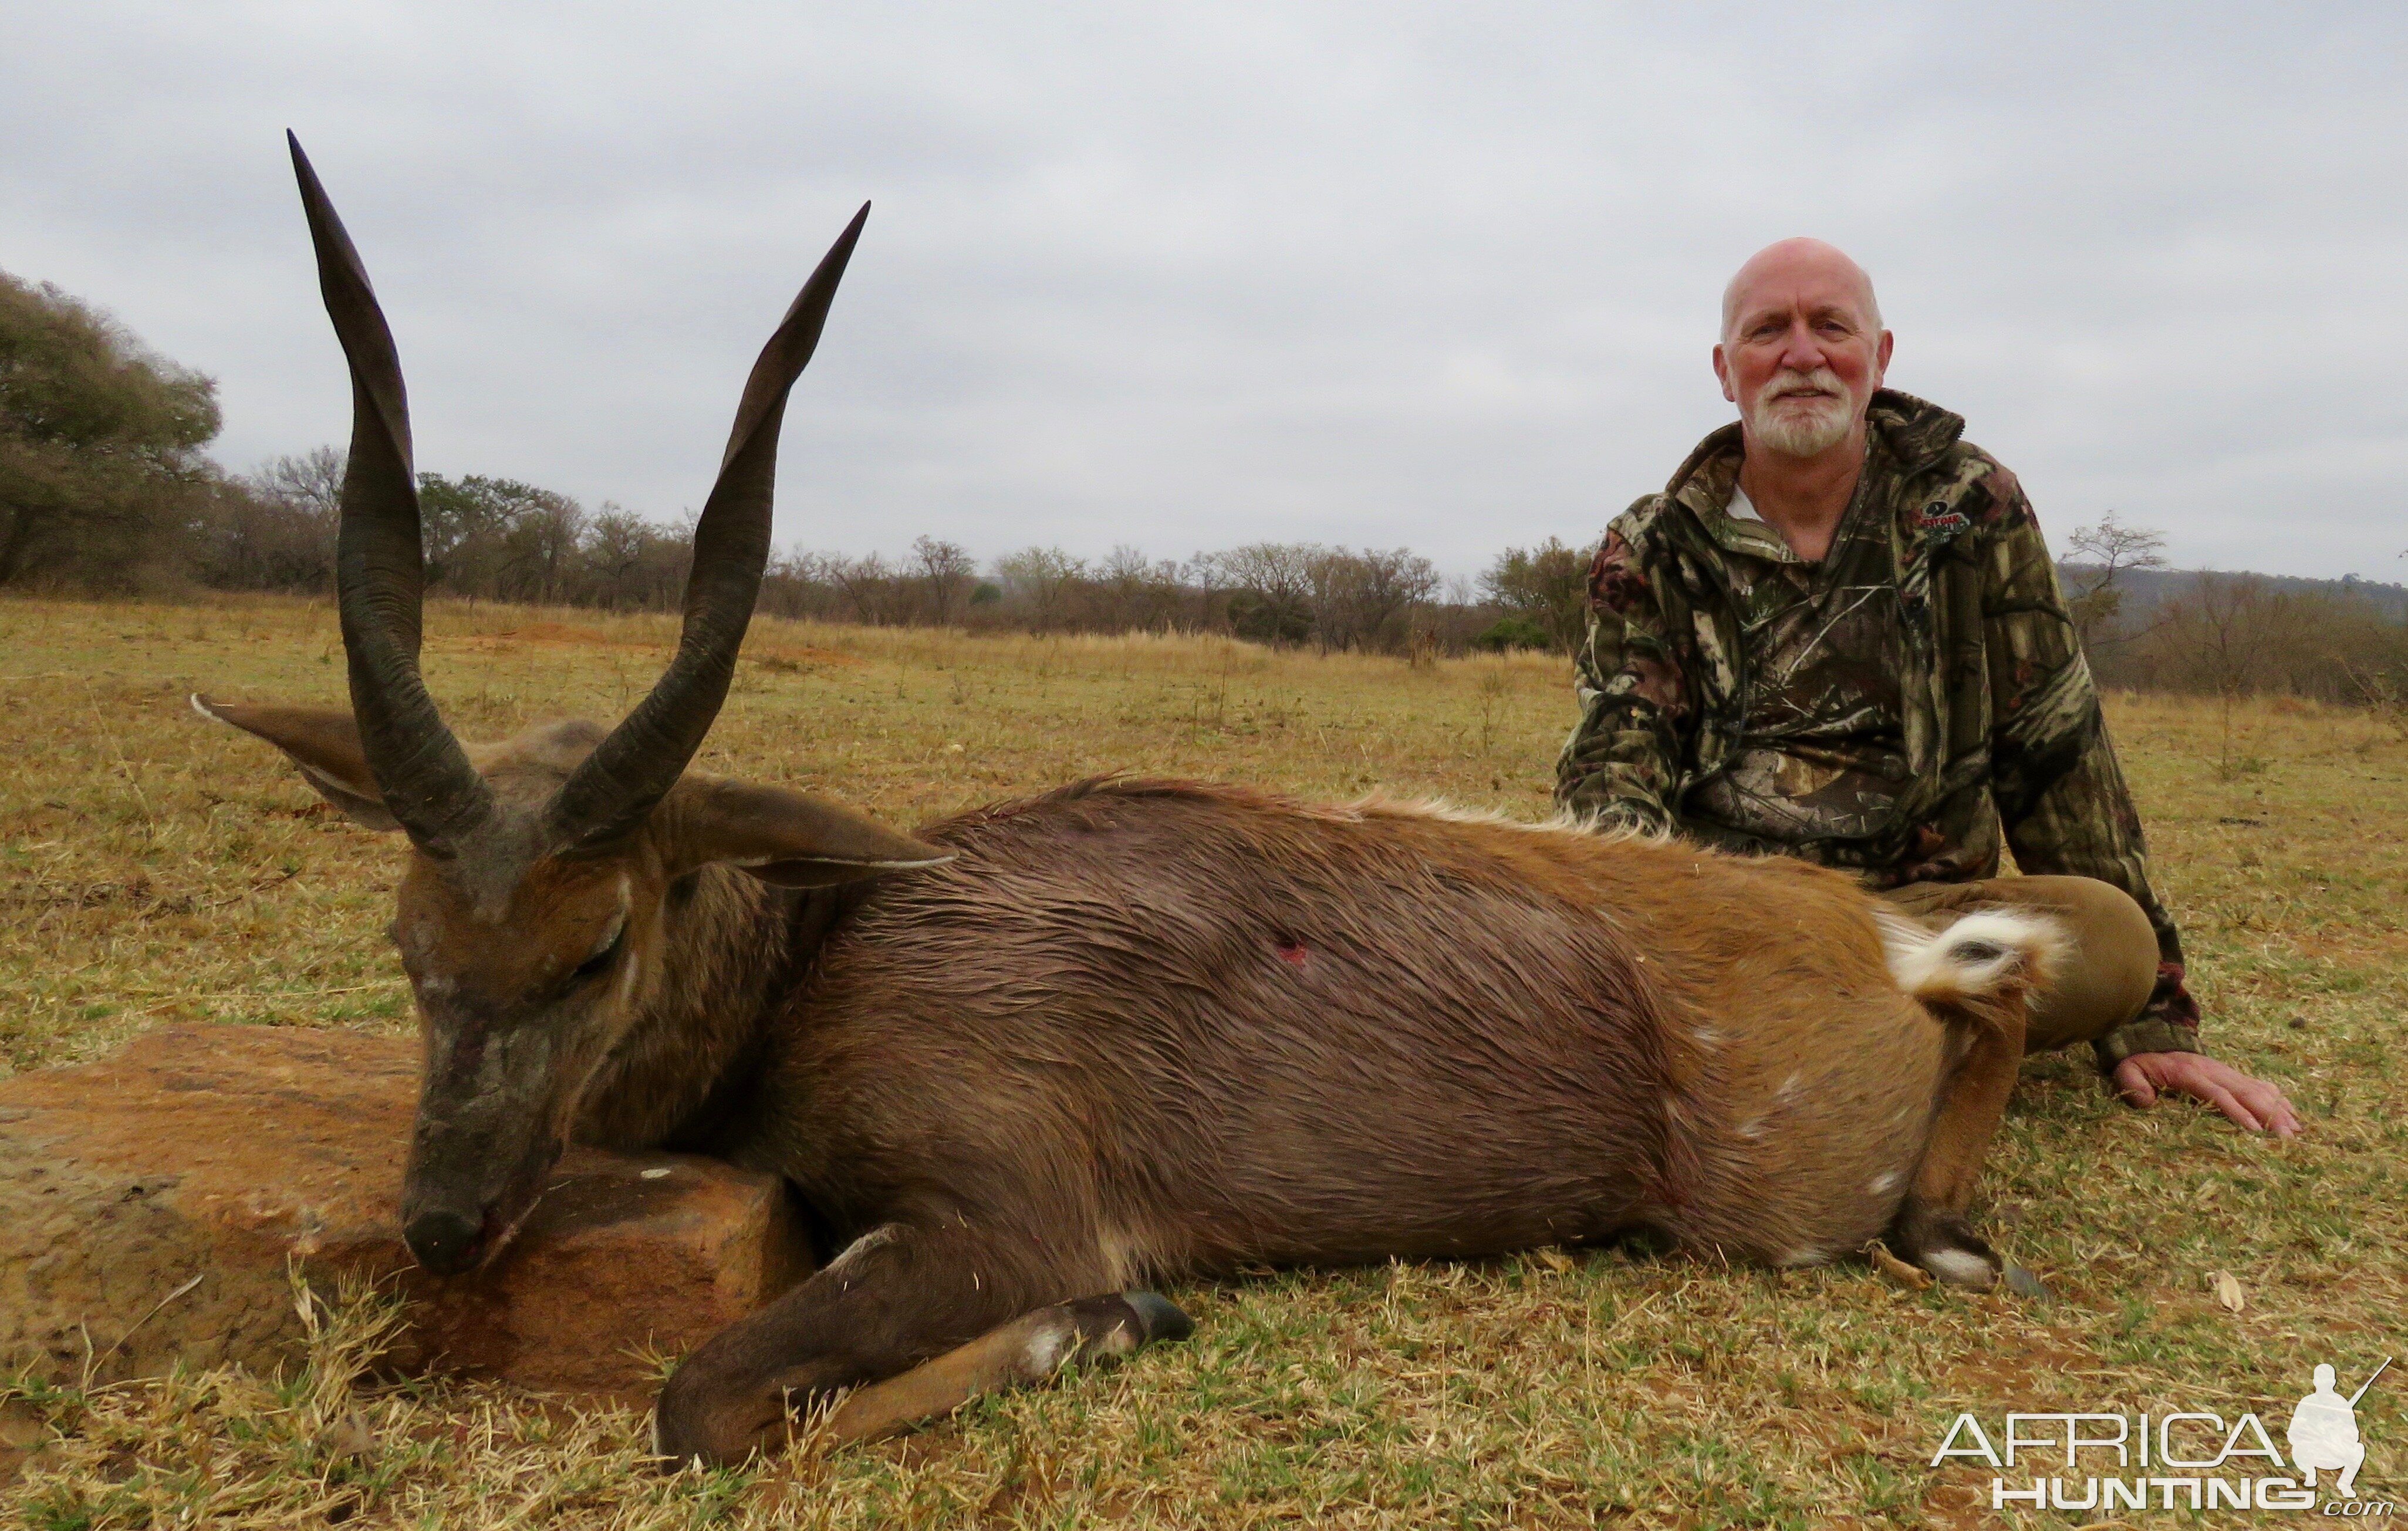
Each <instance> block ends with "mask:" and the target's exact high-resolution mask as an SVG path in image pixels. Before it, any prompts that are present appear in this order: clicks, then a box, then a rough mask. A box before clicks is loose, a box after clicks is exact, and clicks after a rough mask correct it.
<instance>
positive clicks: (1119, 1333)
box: [652, 1223, 1186, 1463]
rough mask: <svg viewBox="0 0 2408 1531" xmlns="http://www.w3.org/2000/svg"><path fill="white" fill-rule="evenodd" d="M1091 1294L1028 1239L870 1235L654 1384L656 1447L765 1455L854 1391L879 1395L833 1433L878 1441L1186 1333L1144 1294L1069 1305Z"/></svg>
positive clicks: (1089, 1277)
mask: <svg viewBox="0 0 2408 1531" xmlns="http://www.w3.org/2000/svg"><path fill="white" fill-rule="evenodd" d="M1102 1284H1105V1277H1104V1275H1103V1273H1102V1271H1101V1270H1100V1269H1099V1268H1098V1269H1088V1268H1085V1267H1084V1265H1083V1263H1076V1262H1074V1263H1072V1268H1065V1266H1064V1263H1063V1262H1060V1261H1058V1260H1049V1259H1048V1258H1047V1257H1046V1256H1045V1255H1044V1254H1043V1253H1042V1252H1040V1251H1039V1246H1038V1245H1037V1244H1036V1242H1035V1241H1034V1240H1029V1241H1025V1242H1023V1241H1006V1240H1004V1239H1001V1238H992V1237H982V1236H980V1235H978V1234H975V1233H973V1232H971V1231H969V1230H968V1229H965V1228H962V1227H959V1226H948V1225H938V1226H920V1225H916V1224H910V1223H886V1224H883V1225H882V1226H881V1227H878V1228H875V1229H873V1230H871V1231H870V1232H869V1233H867V1234H866V1235H864V1236H863V1237H862V1238H858V1239H855V1240H854V1241H853V1244H852V1246H851V1247H850V1248H848V1249H846V1250H845V1252H843V1253H842V1254H839V1255H838V1256H837V1258H836V1259H835V1261H834V1262H832V1263H831V1264H830V1265H829V1266H827V1267H826V1268H825V1269H824V1270H822V1271H820V1272H819V1273H818V1274H817V1275H815V1276H813V1277H812V1278H811V1279H810V1280H809V1281H805V1282H804V1283H803V1284H802V1285H801V1286H798V1287H796V1289H795V1290H794V1291H792V1292H789V1293H788V1294H786V1295H784V1296H782V1297H781V1298H779V1299H778V1300H777V1301H776V1302H773V1303H771V1304H770V1305H769V1306H768V1307H767V1308H764V1309H761V1310H760V1311H759V1312H757V1313H754V1314H753V1315H752V1316H751V1317H749V1318H746V1319H743V1320H741V1321H739V1322H738V1323H736V1324H730V1325H729V1326H728V1327H726V1328H724V1329H723V1330H721V1331H720V1332H719V1333H718V1334H716V1335H713V1336H712V1337H711V1338H710V1341H709V1342H708V1343H706V1344H705V1345H704V1346H703V1347H702V1348H701V1349H700V1350H698V1351H696V1352H694V1353H693V1354H692V1355H690V1356H688V1357H686V1359H685V1361H684V1362H683V1363H682V1364H681V1366H679V1367H678V1369H677V1371H676V1372H675V1373H674V1374H673V1375H672V1376H671V1377H670V1378H669V1380H668V1383H667V1386H665V1387H663V1388H662V1389H661V1396H660V1402H659V1405H658V1406H657V1408H656V1409H655V1410H654V1414H653V1422H652V1438H653V1444H654V1447H655V1449H656V1450H657V1451H658V1452H659V1453H660V1454H661V1455H662V1456H664V1457H668V1458H671V1459H674V1460H677V1461H685V1460H690V1459H695V1458H699V1459H701V1460H703V1461H706V1462H713V1463H723V1462H734V1461H738V1460H740V1459H741V1458H743V1457H745V1456H747V1455H749V1454H751V1453H752V1452H754V1451H764V1452H768V1451H775V1450H777V1449H779V1448H780V1447H782V1446H783V1445H784V1444H785V1443H786V1439H787V1433H788V1429H789V1427H790V1424H791V1423H792V1422H793V1421H794V1420H795V1419H796V1417H797V1416H799V1415H800V1414H801V1413H802V1412H803V1411H805V1410H807V1409H810V1407H811V1406H812V1405H813V1404H815V1403H817V1402H819V1401H821V1400H823V1399H824V1398H825V1397H826V1396H827V1395H829V1394H831V1393H833V1392H835V1391H836V1390H838V1389H839V1388H849V1387H863V1384H865V1383H879V1384H881V1385H879V1386H876V1387H863V1391H862V1392H861V1393H859V1394H856V1395H853V1397H852V1398H849V1399H847V1400H846V1402H845V1404H844V1406H843V1408H842V1409H839V1412H838V1415H837V1417H836V1419H835V1420H834V1421H832V1422H831V1424H832V1428H833V1430H834V1432H835V1434H836V1436H837V1437H838V1438H840V1439H862V1438H868V1437H872V1436H878V1435H885V1434H891V1433H892V1432H893V1431H895V1430H896V1429H897V1428H899V1427H901V1426H902V1425H904V1424H908V1423H910V1421H912V1420H916V1419H921V1418H925V1417H926V1416H927V1415H929V1414H933V1413H939V1412H942V1411H944V1410H946V1409H953V1408H955V1407H958V1406H959V1405H960V1404H961V1403H963V1402H964V1401H966V1400H967V1399H968V1398H969V1397H971V1396H974V1395H977V1394H979V1393H982V1392H985V1391H988V1390H990V1389H992V1388H995V1387H998V1386H1010V1385H1012V1384H1014V1383H1018V1382H1028V1381H1042V1380H1043V1377H1044V1376H1045V1375H1048V1374H1050V1372H1051V1371H1052V1370H1053V1369H1054V1367H1055V1366H1060V1365H1062V1364H1064V1363H1066V1362H1068V1361H1069V1360H1073V1359H1077V1358H1079V1357H1080V1356H1082V1355H1086V1354H1091V1353H1098V1352H1102V1353H1117V1352H1122V1351H1125V1350H1133V1349H1135V1348H1136V1347H1137V1346H1138V1345H1140V1344H1143V1343H1144V1342H1145V1341H1146V1340H1148V1339H1153V1338H1178V1337H1179V1336H1180V1335H1181V1334H1183V1333H1184V1332H1185V1325H1186V1319H1185V1315H1183V1314H1182V1313H1180V1312H1179V1310H1178V1309H1176V1308H1173V1307H1171V1306H1170V1304H1168V1303H1167V1302H1164V1301H1162V1299H1161V1298H1159V1297H1154V1296H1152V1295H1150V1294H1144V1293H1132V1294H1126V1295H1111V1296H1104V1297H1086V1298H1085V1300H1083V1301H1079V1300H1069V1299H1076V1298H1080V1297H1082V1296H1083V1295H1085V1294H1087V1293H1090V1292H1092V1291H1093V1290H1094V1288H1095V1287H1096V1286H1098V1285H1102ZM1011 1320H1018V1321H1019V1322H1017V1323H1010V1322H1007V1321H1011ZM998 1326H1000V1327H998ZM932 1357H933V1358H934V1359H931V1358H932ZM923 1362H926V1363H927V1364H926V1365H925V1366H923V1365H921V1363H923ZM915 1367H916V1368H917V1369H916V1370H914V1369H912V1368H915ZM898 1374H908V1375H898ZM890 1378H891V1379H893V1381H886V1380H887V1379H890Z"/></svg>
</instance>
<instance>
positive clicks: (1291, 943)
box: [1278, 937, 1312, 967]
mask: <svg viewBox="0 0 2408 1531" xmlns="http://www.w3.org/2000/svg"><path fill="white" fill-rule="evenodd" d="M1278 950H1279V954H1280V961H1282V962H1283V963H1286V964H1288V965H1290V966H1295V967H1301V966H1304V959H1305V958H1306V957H1308V956H1310V955H1312V953H1311V952H1307V951H1306V950H1305V945H1304V943H1303V942H1302V941H1299V940H1296V939H1294V938H1293V937H1289V938H1284V939H1283V940H1282V941H1281V942H1280V943H1279V949H1278Z"/></svg>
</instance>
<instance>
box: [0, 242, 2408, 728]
mask: <svg viewBox="0 0 2408 1531" xmlns="http://www.w3.org/2000/svg"><path fill="white" fill-rule="evenodd" d="M216 393H217V391H216V385H215V384H214V383H213V382H212V381H211V380H210V379H208V378H207V377H205V376H203V375H201V374H199V373H197V372H194V371H193V370H191V369H189V368H186V367H183V366H180V365H177V364H176V363H174V362H171V361H168V360H166V359H165V358H163V357H160V356H158V355H156V354H155V353H153V352H151V351H149V350H147V349H146V348H145V347H144V346H143V345H142V344H141V342H140V341H139V340H138V339H136V337H135V336H132V335H130V334H129V333H127V332H126V331H125V330H124V329H123V328H122V326H120V325H118V324H117V323H115V322H113V321H112V320H110V319H109V318H108V316H107V315H106V314H104V313H101V312H100V311H98V310H97V309H94V308H91V307H90V306H88V305H86V304H84V303H82V302H80V301H79V300H78V299H76V298H74V297H71V296H69V295H68V294H66V293H62V292H60V291H59V290H58V289H56V288H54V287H50V286H47V285H44V286H36V285H33V284H30V283H27V282H24V281H21V280H19V279H16V278H14V277H11V276H9V275H7V273H6V272H0V589H8V588H14V589H37V590H38V589H73V590H80V591H88V592H94V593H101V594H107V593H112V592H113V593H137V592H158V591H172V590H175V589H178V588H189V587H192V586H195V585H197V586H201V587H206V588H208V589H213V590H227V591H281V592H293V593H298V594H324V593H326V592H328V591H330V590H332V588H333V585H334V555H335V528H336V522H337V504H338V501H339V497H340V492H341V487H342V478H343V454H342V453H341V452H340V451H337V449H335V448H332V447H321V448H318V449H317V450H316V451H309V452H305V453H301V454H299V455H295V456H289V457H280V458H278V459H276V460H275V461H274V462H272V463H269V464H267V465H265V466H263V467H261V468H259V469H258V470H256V471H254V472H251V473H248V474H233V473H228V472H226V471H224V470H223V469H222V468H221V467H219V466H218V465H216V464H215V463H213V462H212V461H210V459H209V458H208V456H207V455H206V454H205V453H204V451H203V450H202V449H203V448H204V447H206V446H207V445H208V442H209V441H210V440H211V439H213V438H214V437H215V436H216V435H217V433H218V428H219V423H220V422H219V413H218V406H217V396H216ZM419 507H420V513H421V516H422V519H423V525H424V532H425V540H426V561H427V563H426V567H427V577H428V580H429V585H430V588H431V589H432V590H433V592H434V593H436V594H449V595H452V596H455V597H459V598H464V599H469V600H495V601H509V602H522V603H529V604H546V605H565V606H585V607H599V608H608V609H612V610H668V609H673V608H675V607H676V605H677V603H678V601H679V599H680V598H681V594H682V592H683V590H684V588H685V577H686V570H687V566H688V563H689V559H690V552H689V547H690V541H691V533H692V522H691V518H688V519H687V520H686V521H685V522H682V523H679V524H670V525H664V524H661V523H659V522H654V521H652V520H649V519H647V518H645V517H643V516H641V515H638V514H637V513H636V512H634V511H632V510H628V509H625V508H622V507H620V506H617V505H613V504H610V503H609V502H605V503H604V504H603V505H602V506H601V508H599V509H595V510H589V509H587V508H585V507H583V506H582V505H581V504H579V503H578V501H576V500H575V499H573V498H571V497H569V496H568V495H566V494H559V493H557V492H555V491H552V490H549V489H544V488H541V487H539V486H538V485H535V484H528V483H523V482H520V481H518V480H516V479H499V478H488V477H484V476H482V475H477V474H470V475H466V476H465V477H461V478H457V479H453V478H447V477H445V476H443V475H441V474H433V473H429V474H422V475H421V476H420V479H419ZM2164 542H2165V539H2164V537H2163V536H2162V535H2160V534H2158V533H2157V532H2154V531H2151V530H2149V529H2147V528H2143V527H2135V526H2131V525H2128V524H2126V523H2124V522H2119V521H2118V520H2117V519H2116V518H2115V516H2114V514H2113V513H2112V512H2111V513H2110V514H2108V515H2107V516H2106V517H2104V518H2103V519H2102V521H2101V522H2100V524H2098V525H2096V526H2087V527H2081V528H2078V529H2076V530H2075V531H2073V532H2072V533H2071V535H2070V537H2068V539H2067V545H2066V550H2065V551H2067V552H2068V553H2069V554H2070V555H2071V556H2070V559H2069V561H2068V562H2067V563H2066V564H2065V565H2062V566H2061V570H2060V572H2061V574H2062V577H2063V581H2064V584H2065V587H2066V594H2067V597H2068V604H2069V606H2070V608H2071V611H2072V614H2073V618H2074V622H2075V625H2076V627H2077V629H2078V631H2079V633H2080V635H2081V640H2082V643H2083V646H2084V648H2085V651H2087V652H2088V654H2089V658H2090V663H2091V665H2092V668H2093V669H2094V670H2095V671H2096V672H2097V674H2098V676H2099V678H2100V680H2101V681H2102V682H2104V683H2105V684H2108V685H2111V686H2128V687H2133V688H2137V689H2146V690H2153V691H2179V692H2192V693H2198V694H2213V695H2220V696H2224V697H2226V698H2228V699H2229V698H2231V697H2233V696H2237V695H2246V694H2257V693H2261V692H2278V693H2289V694H2299V695H2306V696H2314V697H2318V698H2321V699H2325V700H2329V701H2336V702H2347V703H2356V704H2366V705H2373V706H2377V707H2386V706H2387V707H2389V708H2391V709H2392V710H2393V711H2394V712H2395V713H2396V712H2398V711H2399V710H2400V708H2401V703H2402V698H2403V697H2408V592H2401V591H2399V590H2398V589H2397V588H2396V587H2388V586H2384V587H2374V586H2366V585H2357V584H2352V583H2349V582H2334V583H2329V584H2316V583H2313V582H2305V581H2298V580H2274V579H2265V578H2262V577H2259V576H2256V575H2221V574H2199V575H2186V576H2185V575H2176V574H2174V573H2173V572H2172V571H2170V570H2168V569H2166V567H2165V564H2166V560H2165V555H2164ZM1586 565H1587V551H1586V550H1585V549H1584V548H1580V547H1573V546H1569V545H1567V544H1565V543H1564V542H1562V541H1560V540H1557V539H1555V538H1550V539H1548V540H1547V541H1546V542H1543V543H1541V544H1540V545H1538V546H1537V547H1533V548H1509V549H1507V550H1505V551H1503V552H1502V553H1500V554H1498V557H1497V559H1496V560H1495V561H1494V562H1493V563H1492V564H1490V565H1489V566H1488V567H1487V569H1485V570H1484V572H1483V573H1482V574H1481V575H1480V576H1479V578H1478V579H1476V580H1455V581H1452V582H1450V581H1446V580H1443V579H1441V577H1440V574H1439V571H1438V570H1437V568H1436V567H1435V566H1434V565H1432V564H1431V563H1430V561H1429V560H1428V559H1427V558H1425V557H1423V556H1422V555H1420V554H1419V553H1416V552H1414V551H1412V550H1411V549H1408V548H1342V547H1328V546H1324V545H1322V544H1319V543H1311V542H1253V543H1248V544H1246V545H1245V546H1243V547H1239V548H1232V549H1228V550H1226V551H1218V552H1197V553H1196V554H1193V555H1192V556H1190V557H1188V558H1186V559H1183V560H1173V559H1154V558H1150V557H1148V556H1147V555H1146V554H1145V553H1143V552H1141V551H1139V550H1138V549H1136V548H1133V547H1127V546H1123V547H1119V548H1115V549H1113V550H1112V551H1111V553H1110V554H1109V555H1107V556H1106V557H1104V558H1102V559H1100V560H1089V559H1083V558H1080V557H1076V556H1074V555H1072V554H1070V553H1068V552H1065V551H1062V550H1061V549H1059V548H1039V547H1032V548H1025V549H1023V550H1021V551H1018V552H1013V553H1011V554H1008V555H1006V556H1004V557H1002V558H998V559H996V560H994V561H993V562H992V563H990V564H987V565H981V564H980V563H979V562H978V560H976V559H975V558H973V557H972V556H971V555H970V553H969V552H968V551H967V550H966V549H964V548H963V547H961V546H960V545H959V544H957V543H953V542H947V541H943V540H940V539H938V538H935V537H919V538H918V539H916V540H915V541H913V542H912V544H911V545H910V549H909V551H906V552H903V553H901V554H898V555H896V556H894V557H892V558H890V557H887V556H884V555H881V554H876V553H872V554H869V555H867V556H865V557H853V556H848V555H845V554H841V553H828V552H813V551H799V550H797V551H784V552H781V553H779V554H777V555H776V556H775V558H774V559H773V561H772V563H771V565H770V567H769V570H768V573H767V578H766V579H765V580H764V584H763V590H762V597H761V607H762V609H763V610H765V611H767V612H770V613H772V614H775V615H779V616H786V617H810V618H817V619H822V620H827V621H839V622H866V623H870V624H875V625H908V624H928V625H939V626H953V627H962V628H968V629H972V630H979V629H1010V630H1014V631H1024V632H1037V633H1097V632H1125V631H1132V630H1135V631H1153V632H1222V633H1228V634H1232V635H1234V636H1236V637H1242V638H1248V639H1252V640H1254V641H1256V642H1261V643H1267V644H1276V645H1290V646H1296V645H1309V646H1312V647H1315V648H1318V649H1320V650H1322V651H1369V652H1384V653H1421V652H1445V653H1461V652H1464V651H1469V650H1477V649H1490V650H1498V649H1534V650H1552V651H1556V652H1562V653H1569V652H1570V651H1571V650H1572V649H1573V648H1574V647H1575V646H1576V645H1577V644H1578V643H1579V641H1580V639H1581V637H1582V635H1583V633H1584V631H1585V629H1586V624H1587V608H1586V605H1585V574H1586ZM2390 596H2398V597H2401V599H2400V600H2396V601H2391V600H2387V599H2386V598H2387V597H2390Z"/></svg>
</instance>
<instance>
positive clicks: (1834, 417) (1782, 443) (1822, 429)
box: [1747, 367, 1856, 457]
mask: <svg viewBox="0 0 2408 1531" xmlns="http://www.w3.org/2000/svg"><path fill="white" fill-rule="evenodd" d="M1799 383H1813V384H1814V385H1815V386H1817V387H1820V388H1826V389H1828V390H1830V392H1829V393H1825V394H1822V395H1821V396H1819V397H1817V396H1813V395H1808V396H1799V395H1798V394H1794V393H1793V394H1790V395H1788V396H1786V397H1779V396H1776V394H1777V392H1778V391H1779V390H1781V389H1784V388H1790V387H1795V386H1796V385H1798V384H1799ZM1747 424H1748V432H1749V434H1750V435H1752V436H1755V437H1756V440H1757V441H1758V442H1760V443H1762V444H1763V445H1764V446H1765V447H1766V448H1767V449H1768V450H1770V451H1777V452H1779V453H1781V455H1783V456H1784V457H1819V456H1821V455H1822V454H1823V453H1825V452H1827V451H1830V450H1831V449H1832V448H1833V447H1836V446H1838V445H1839V444H1840V443H1841V442H1842V441H1843V440H1845V439H1847V435H1848V430H1849V428H1850V427H1851V426H1853V425H1855V424H1856V400H1854V399H1852V398H1850V397H1849V396H1848V390H1847V388H1846V386H1845V385H1844V384H1842V382H1841V381H1840V376H1839V374H1838V373H1836V372H1833V371H1832V370H1831V369H1830V368H1829V367H1817V368H1815V369H1814V371H1813V373H1812V374H1809V375H1806V376H1800V375H1799V374H1798V373H1796V372H1784V373H1782V374H1781V375H1780V376H1778V377H1776V378H1774V379H1772V380H1771V381H1770V382H1768V383H1766V384H1765V385H1764V391H1763V392H1762V393H1758V394H1756V408H1755V409H1754V411H1752V412H1751V413H1750V414H1749V416H1748V420H1747Z"/></svg>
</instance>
